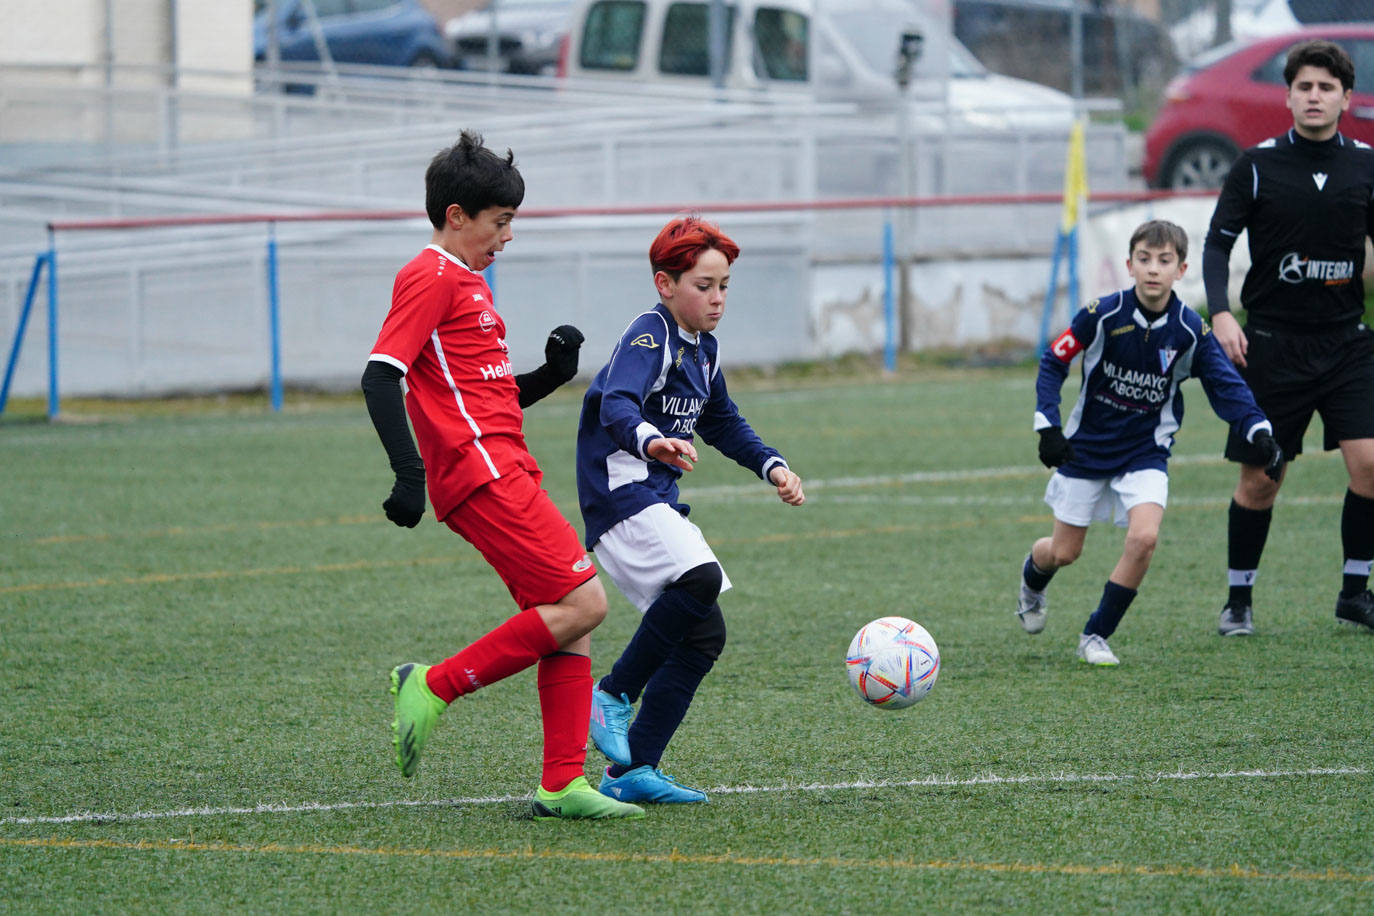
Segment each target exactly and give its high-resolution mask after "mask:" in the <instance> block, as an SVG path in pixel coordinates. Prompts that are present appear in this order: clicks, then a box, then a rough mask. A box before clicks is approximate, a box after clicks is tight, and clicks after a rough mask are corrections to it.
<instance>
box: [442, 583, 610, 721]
mask: <svg viewBox="0 0 1374 916" xmlns="http://www.w3.org/2000/svg"><path fill="white" fill-rule="evenodd" d="M557 651H558V642H557V641H556V640H555V639H554V638H553V634H552V633H550V632H549V628H548V627H547V626H545V625H544V620H543V618H542V617H540V616H539V611H537V610H536V609H534V608H529V609H528V610H524V611H521V612H520V613H518V614H516V615H515V616H514V617H512V618H511V619H509V620H507V621H506V622H505V623H503V624H501V625H500V626H499V627H497V628H496V629H494V630H492V631H491V632H490V633H488V634H487V635H485V636H483V637H481V638H480V639H478V640H477V641H476V642H474V643H472V644H471V645H469V646H468V647H467V648H466V649H463V650H462V651H461V652H459V653H458V654H457V655H455V656H453V657H452V658H448V659H445V660H444V661H442V662H440V663H439V664H437V665H435V666H434V667H432V668H430V669H429V672H428V673H427V674H426V675H425V683H427V684H428V685H429V689H430V690H431V691H432V692H433V693H434V695H435V696H436V697H438V698H439V699H441V700H443V701H444V702H445V703H452V702H453V701H454V700H455V699H457V698H458V697H460V696H462V695H463V694H465V693H472V692H473V691H474V690H476V689H478V688H479V687H489V686H491V685H492V684H495V683H496V682H497V681H499V680H501V679H502V678H507V677H510V676H511V675H512V674H515V673H517V672H520V671H524V670H525V669H526V668H528V667H529V666H530V665H533V664H534V663H535V662H537V661H539V659H541V658H543V657H544V656H545V655H548V654H549V653H550V652H557ZM587 696H588V702H591V699H590V697H591V691H590V689H589V690H588V692H587ZM587 715H588V716H590V715H591V710H590V709H588V711H587Z"/></svg>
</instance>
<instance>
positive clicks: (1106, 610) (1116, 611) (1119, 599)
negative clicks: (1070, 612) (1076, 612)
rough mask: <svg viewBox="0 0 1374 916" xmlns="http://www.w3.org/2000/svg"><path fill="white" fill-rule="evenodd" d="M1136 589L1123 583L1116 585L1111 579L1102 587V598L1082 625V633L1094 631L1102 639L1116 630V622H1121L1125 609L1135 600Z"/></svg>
mask: <svg viewBox="0 0 1374 916" xmlns="http://www.w3.org/2000/svg"><path fill="white" fill-rule="evenodd" d="M1135 594H1136V591H1135V589H1133V588H1127V587H1126V586H1124V585H1117V584H1116V583H1115V582H1113V581H1112V580H1111V579H1108V580H1107V584H1106V585H1104V586H1103V587H1102V600H1101V601H1100V602H1099V603H1098V605H1097V610H1095V611H1093V612H1092V616H1090V617H1089V618H1088V623H1087V625H1086V626H1085V627H1083V632H1084V633H1089V634H1091V633H1096V634H1097V635H1098V636H1101V637H1102V638H1103V639H1106V638H1107V637H1108V636H1111V635H1112V634H1113V633H1115V632H1116V627H1117V624H1119V623H1121V618H1122V617H1125V616H1126V610H1127V609H1128V608H1129V607H1130V606H1131V602H1132V601H1134V600H1135Z"/></svg>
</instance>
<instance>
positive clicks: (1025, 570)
mask: <svg viewBox="0 0 1374 916" xmlns="http://www.w3.org/2000/svg"><path fill="white" fill-rule="evenodd" d="M1055 572H1057V570H1053V569H1051V570H1044V569H1041V568H1040V567H1039V566H1036V565H1035V561H1034V560H1032V559H1031V555H1030V554H1026V562H1025V563H1023V564H1021V581H1022V582H1024V583H1026V587H1027V588H1029V589H1031V590H1032V591H1036V592H1043V591H1044V590H1045V586H1047V585H1049V584H1050V580H1051V579H1053V578H1054V574H1055Z"/></svg>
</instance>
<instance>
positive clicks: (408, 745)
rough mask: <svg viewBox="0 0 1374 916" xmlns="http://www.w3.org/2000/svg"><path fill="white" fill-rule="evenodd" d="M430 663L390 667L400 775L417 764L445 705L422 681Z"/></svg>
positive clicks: (408, 773)
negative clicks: (394, 700)
mask: <svg viewBox="0 0 1374 916" xmlns="http://www.w3.org/2000/svg"><path fill="white" fill-rule="evenodd" d="M429 667H430V666H429V665H421V664H418V663H416V662H406V663H405V664H404V665H397V666H396V667H395V668H392V669H391V695H392V696H394V697H395V698H396V718H394V719H392V720H391V743H392V744H393V745H394V746H395V748H396V766H398V767H400V768H401V775H402V776H405V777H411V776H414V775H415V771H416V770H417V769H418V768H419V766H420V752H421V751H423V750H424V749H425V742H426V741H428V740H429V733H430V732H431V731H433V730H434V723H435V722H437V721H439V714H440V713H442V712H443V711H444V709H445V707H446V706H447V705H448V704H446V703H445V702H444V701H443V700H441V699H439V698H438V697H436V696H435V695H434V694H433V693H431V692H430V689H429V685H428V684H427V683H425V672H426V671H428V670H429Z"/></svg>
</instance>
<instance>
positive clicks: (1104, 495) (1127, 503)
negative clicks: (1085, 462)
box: [1045, 468, 1169, 528]
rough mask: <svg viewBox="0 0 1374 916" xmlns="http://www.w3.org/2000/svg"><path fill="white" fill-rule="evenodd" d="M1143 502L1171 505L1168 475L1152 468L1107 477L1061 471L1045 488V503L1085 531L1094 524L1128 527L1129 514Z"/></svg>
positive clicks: (1062, 518) (1055, 514)
mask: <svg viewBox="0 0 1374 916" xmlns="http://www.w3.org/2000/svg"><path fill="white" fill-rule="evenodd" d="M1141 503H1157V504H1158V505H1160V506H1161V507H1163V506H1166V505H1168V503H1169V475H1168V474H1166V473H1164V472H1163V471H1160V470H1156V469H1154V468H1150V469H1148V470H1144V471H1129V472H1127V473H1125V474H1118V475H1117V476H1115V477H1113V478H1111V479H1110V480H1107V479H1106V478H1093V479H1091V480H1088V479H1084V478H1082V477H1065V476H1064V475H1063V474H1060V473H1059V472H1058V471H1055V472H1054V473H1053V474H1051V475H1050V482H1049V483H1047V484H1046V485H1045V504H1046V505H1048V506H1049V507H1050V508H1051V509H1052V510H1054V517H1055V518H1056V519H1058V520H1059V521H1061V522H1063V523H1064V524H1066V525H1074V526H1076V527H1079V528H1086V527H1088V525H1090V524H1091V523H1092V522H1106V521H1115V522H1116V525H1117V527H1118V528H1125V527H1126V525H1127V519H1126V513H1127V512H1129V511H1130V510H1131V509H1134V508H1135V507H1136V506H1138V505H1140V504H1141Z"/></svg>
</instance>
